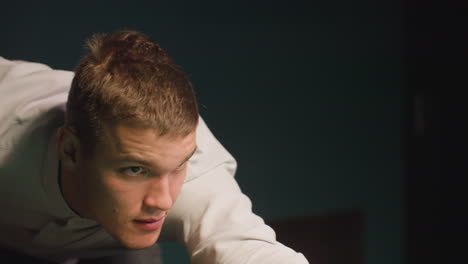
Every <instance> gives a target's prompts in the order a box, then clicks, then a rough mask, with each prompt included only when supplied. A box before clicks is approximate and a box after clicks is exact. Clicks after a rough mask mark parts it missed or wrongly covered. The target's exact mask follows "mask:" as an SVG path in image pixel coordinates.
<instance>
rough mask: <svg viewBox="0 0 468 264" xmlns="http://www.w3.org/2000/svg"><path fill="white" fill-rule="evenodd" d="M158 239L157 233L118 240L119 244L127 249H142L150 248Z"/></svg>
mask: <svg viewBox="0 0 468 264" xmlns="http://www.w3.org/2000/svg"><path fill="white" fill-rule="evenodd" d="M158 238H159V232H158V233H156V234H146V235H135V236H131V237H125V238H121V239H118V240H119V242H120V243H121V244H122V245H123V246H124V247H126V248H128V249H144V248H149V247H152V246H153V245H154V244H155V243H156V241H157V240H158Z"/></svg>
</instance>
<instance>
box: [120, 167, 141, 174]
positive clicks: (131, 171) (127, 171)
mask: <svg viewBox="0 0 468 264" xmlns="http://www.w3.org/2000/svg"><path fill="white" fill-rule="evenodd" d="M123 172H124V173H125V174H127V175H130V176H137V175H140V174H144V173H145V170H144V169H143V168H142V167H136V166H133V167H128V168H125V169H123Z"/></svg>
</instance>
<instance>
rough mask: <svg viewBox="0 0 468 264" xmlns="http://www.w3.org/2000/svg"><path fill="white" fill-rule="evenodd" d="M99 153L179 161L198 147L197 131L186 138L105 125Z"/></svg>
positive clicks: (118, 125) (120, 125) (121, 125)
mask: <svg viewBox="0 0 468 264" xmlns="http://www.w3.org/2000/svg"><path fill="white" fill-rule="evenodd" d="M102 132H103V133H102V135H103V137H102V140H100V141H101V142H100V143H98V145H97V148H98V149H99V151H98V152H101V153H102V152H105V155H106V156H108V155H112V156H119V155H135V156H140V157H141V158H145V159H159V158H178V157H179V156H184V155H187V153H188V152H191V151H193V149H194V148H195V145H196V142H195V138H196V137H195V130H194V131H192V132H191V133H189V134H188V135H185V136H171V135H163V136H161V135H160V133H159V131H158V130H156V129H153V128H142V127H135V126H131V125H128V124H122V123H120V124H113V125H112V124H111V125H104V126H103V129H102Z"/></svg>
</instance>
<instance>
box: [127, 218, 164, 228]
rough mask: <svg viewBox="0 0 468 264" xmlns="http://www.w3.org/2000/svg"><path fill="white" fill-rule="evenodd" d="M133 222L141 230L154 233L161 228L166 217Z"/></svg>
mask: <svg viewBox="0 0 468 264" xmlns="http://www.w3.org/2000/svg"><path fill="white" fill-rule="evenodd" d="M133 222H134V223H135V225H136V226H137V227H138V228H139V229H142V230H145V231H154V230H157V229H159V228H161V226H162V224H163V222H164V217H160V218H142V219H135V220H133Z"/></svg>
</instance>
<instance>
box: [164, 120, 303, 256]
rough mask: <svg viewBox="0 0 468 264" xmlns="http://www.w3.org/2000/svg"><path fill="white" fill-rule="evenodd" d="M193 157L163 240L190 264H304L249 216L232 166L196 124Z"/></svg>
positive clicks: (258, 221) (265, 228)
mask: <svg viewBox="0 0 468 264" xmlns="http://www.w3.org/2000/svg"><path fill="white" fill-rule="evenodd" d="M200 121H201V124H200V127H199V133H200V135H199V137H198V138H197V139H199V140H198V147H199V153H197V154H196V155H195V156H194V157H193V159H192V161H191V164H190V165H189V166H190V167H191V169H190V170H189V175H188V179H187V182H186V183H185V184H184V186H183V188H182V191H181V194H180V196H179V197H178V199H177V202H176V204H175V206H174V208H173V209H172V210H171V213H170V214H169V217H168V219H167V220H168V221H167V222H166V226H165V228H164V229H165V230H164V232H165V234H167V233H173V234H175V236H176V237H175V238H176V239H177V240H178V241H179V242H181V243H183V244H184V245H185V246H186V247H187V250H188V252H189V255H190V257H191V261H192V263H194V264H206V263H226V264H230V263H232V264H234V263H235V264H238V263H255V264H258V263H271V264H275V263H277V264H280V263H288V264H296V263H297V264H305V263H308V262H307V260H306V259H305V258H304V256H303V255H302V254H300V253H297V252H295V251H294V250H292V249H290V248H288V247H286V246H284V245H282V244H281V243H279V242H277V241H276V237H275V232H274V231H273V230H272V229H271V228H270V227H269V226H267V225H266V224H265V223H264V221H263V219H262V218H260V217H259V216H257V215H255V214H254V213H253V212H252V208H251V202H250V200H249V198H248V197H247V196H245V195H244V194H243V193H242V192H241V190H240V188H239V186H238V184H237V182H236V181H235V179H234V177H233V176H234V173H235V168H236V163H235V160H234V159H233V158H232V157H231V156H230V155H229V153H227V151H226V150H224V148H223V147H222V146H221V145H220V144H219V142H217V141H216V139H215V138H214V137H213V135H212V134H211V132H210V131H209V130H208V128H207V127H206V125H205V124H204V123H203V121H202V120H201V119H200Z"/></svg>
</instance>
